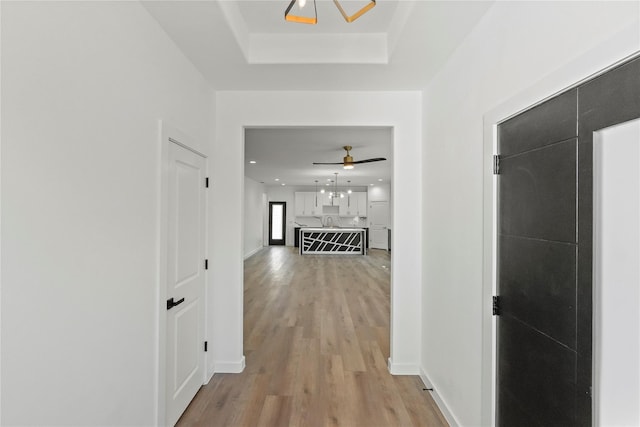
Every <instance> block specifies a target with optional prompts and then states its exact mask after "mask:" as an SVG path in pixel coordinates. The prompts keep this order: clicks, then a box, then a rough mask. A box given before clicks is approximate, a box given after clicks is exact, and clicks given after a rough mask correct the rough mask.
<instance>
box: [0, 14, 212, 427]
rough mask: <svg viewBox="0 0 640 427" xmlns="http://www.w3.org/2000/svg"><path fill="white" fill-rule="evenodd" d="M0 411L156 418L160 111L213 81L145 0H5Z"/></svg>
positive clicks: (194, 106) (24, 415)
mask: <svg viewBox="0 0 640 427" xmlns="http://www.w3.org/2000/svg"><path fill="white" fill-rule="evenodd" d="M0 7H1V8H2V26H1V28H2V29H1V31H2V45H1V52H2V117H1V119H2V134H1V136H2V164H1V168H2V169H1V170H2V212H1V214H2V230H1V232H2V277H1V281H2V306H1V312H2V329H1V334H2V348H1V371H2V372H1V374H2V396H1V405H2V419H1V420H0V424H2V425H84V426H90V425H110V426H116V425H154V424H156V423H157V422H158V421H157V419H156V412H157V396H156V393H157V391H156V387H157V384H156V383H157V363H158V337H157V335H158V331H157V318H158V313H159V312H158V310H159V309H162V307H161V305H160V303H159V301H158V294H157V289H158V269H159V266H158V253H159V252H158V250H159V246H158V245H159V239H158V233H159V228H158V227H159V222H158V215H159V194H160V188H159V183H160V179H159V178H160V168H159V159H160V142H159V141H160V139H159V122H158V120H159V119H163V120H166V121H168V123H170V124H172V125H173V126H174V127H176V128H179V129H180V130H182V131H183V132H184V133H186V134H188V135H190V136H191V137H192V138H193V139H194V141H196V144H197V146H196V147H195V148H197V149H199V150H201V151H203V152H205V153H207V152H209V151H210V149H209V144H210V142H211V130H212V122H213V119H214V116H215V114H214V104H213V94H212V91H211V89H210V88H209V86H208V85H207V84H206V82H205V81H204V79H203V78H202V76H201V75H200V73H199V72H197V71H196V70H195V68H194V67H193V66H192V65H191V63H189V62H188V61H187V60H186V59H185V57H184V55H183V54H182V53H181V52H180V51H179V50H178V49H177V48H176V46H175V45H174V43H173V42H172V41H171V40H170V39H169V38H168V37H167V36H166V34H165V33H164V32H163V31H162V30H161V29H160V27H159V26H158V24H157V23H156V21H154V20H153V19H152V18H151V17H150V16H149V14H148V13H147V11H146V10H144V9H143V8H142V6H141V5H140V4H139V3H138V2H55V3H52V2H2V4H1V6H0Z"/></svg>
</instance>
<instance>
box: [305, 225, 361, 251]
mask: <svg viewBox="0 0 640 427" xmlns="http://www.w3.org/2000/svg"><path fill="white" fill-rule="evenodd" d="M299 237H300V253H301V254H302V255H305V254H315V255H318V254H331V255H365V252H366V250H365V229H364V228H339V227H318V228H311V227H308V228H301V229H300V236H299Z"/></svg>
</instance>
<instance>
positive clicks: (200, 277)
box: [166, 143, 206, 425]
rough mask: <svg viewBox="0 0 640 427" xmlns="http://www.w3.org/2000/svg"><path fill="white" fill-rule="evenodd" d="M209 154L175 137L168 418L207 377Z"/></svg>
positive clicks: (170, 231)
mask: <svg viewBox="0 0 640 427" xmlns="http://www.w3.org/2000/svg"><path fill="white" fill-rule="evenodd" d="M205 167H206V165H205V159H204V158H203V157H201V156H199V155H197V154H195V153H193V152H191V151H189V150H187V149H185V148H183V147H181V146H179V145H177V144H173V143H169V179H168V182H169V185H168V187H169V196H168V234H167V237H168V239H167V248H168V265H167V293H166V296H167V327H166V331H167V337H166V343H167V348H166V371H167V372H166V399H167V402H166V420H167V424H168V425H174V424H175V423H176V421H177V420H178V418H180V415H182V413H183V412H184V410H185V409H186V407H187V406H188V405H189V403H190V402H191V400H192V399H193V397H194V396H195V394H196V393H197V392H198V390H199V388H200V386H201V385H202V384H203V380H204V348H203V345H204V339H203V335H204V332H203V329H204V286H205V272H204V268H205V265H204V259H205V239H204V237H205V236H204V231H205V192H204V191H205V190H204V189H205V175H206V173H205Z"/></svg>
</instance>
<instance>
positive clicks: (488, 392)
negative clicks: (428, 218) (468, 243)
mask: <svg viewBox="0 0 640 427" xmlns="http://www.w3.org/2000/svg"><path fill="white" fill-rule="evenodd" d="M636 39H637V28H634V27H633V26H631V27H629V28H627V29H626V30H624V31H622V32H620V33H618V34H617V35H616V36H614V37H612V38H611V39H609V40H607V41H606V42H604V43H602V44H601V45H599V46H597V47H595V48H593V49H591V50H589V51H587V52H586V53H584V54H583V55H580V56H578V57H577V58H575V59H573V60H571V61H569V62H568V63H567V64H565V65H564V66H562V67H561V68H559V69H558V70H557V71H555V72H553V73H551V74H549V75H548V76H546V77H545V78H543V79H542V80H540V81H539V82H538V83H536V84H535V85H533V86H531V87H529V88H528V89H526V90H524V91H522V92H520V93H519V94H516V95H514V96H513V97H512V98H510V99H508V100H507V101H505V102H504V103H503V104H501V105H499V106H497V107H496V108H494V109H492V110H490V111H488V112H486V113H485V115H484V130H483V159H482V160H483V261H482V265H483V274H482V358H481V384H482V385H481V396H482V397H481V424H482V425H488V426H494V425H495V421H496V410H495V409H496V400H497V399H496V392H497V383H496V378H497V376H496V373H497V369H496V363H497V351H496V349H497V347H496V344H497V340H496V332H497V331H496V326H497V323H496V319H495V317H494V316H493V313H492V297H493V295H496V292H497V280H496V279H497V268H496V267H497V265H496V263H497V234H496V230H497V224H498V223H497V212H498V210H497V202H498V199H497V178H496V176H495V175H493V155H494V154H495V153H497V146H498V144H497V135H498V133H497V127H498V124H500V123H502V122H504V121H505V120H508V119H509V118H511V117H513V116H515V115H517V114H519V113H521V112H523V111H526V110H528V109H530V108H532V107H534V106H536V105H538V104H541V103H543V102H545V101H547V100H549V99H551V98H553V97H555V96H556V95H558V94H560V93H562V92H565V91H567V90H568V89H570V88H573V87H577V86H579V85H580V84H582V83H584V82H586V81H588V80H591V79H593V78H595V77H597V76H599V75H601V74H604V73H606V72H607V71H609V70H611V69H613V68H615V67H617V66H619V65H620V64H623V63H625V62H628V61H630V60H632V59H634V58H637V57H640V51H638V44H637V41H636Z"/></svg>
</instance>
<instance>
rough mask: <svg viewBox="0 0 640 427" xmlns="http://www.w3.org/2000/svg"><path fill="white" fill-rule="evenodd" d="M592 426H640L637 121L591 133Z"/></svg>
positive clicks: (639, 139)
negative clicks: (592, 199)
mask: <svg viewBox="0 0 640 427" xmlns="http://www.w3.org/2000/svg"><path fill="white" fill-rule="evenodd" d="M593 143H594V147H593V152H594V179H593V180H594V202H593V205H594V218H593V223H594V248H595V253H594V272H593V273H594V274H593V276H594V301H593V305H594V311H595V315H594V343H593V346H594V367H595V368H594V384H593V391H594V398H595V406H594V408H595V419H594V420H595V423H594V425H596V426H637V425H640V405H639V403H640V169H639V168H638V165H640V119H637V120H634V121H632V122H627V123H623V124H620V125H617V126H613V127H610V128H607V129H603V130H601V131H599V132H596V133H595V135H594V141H593Z"/></svg>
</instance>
